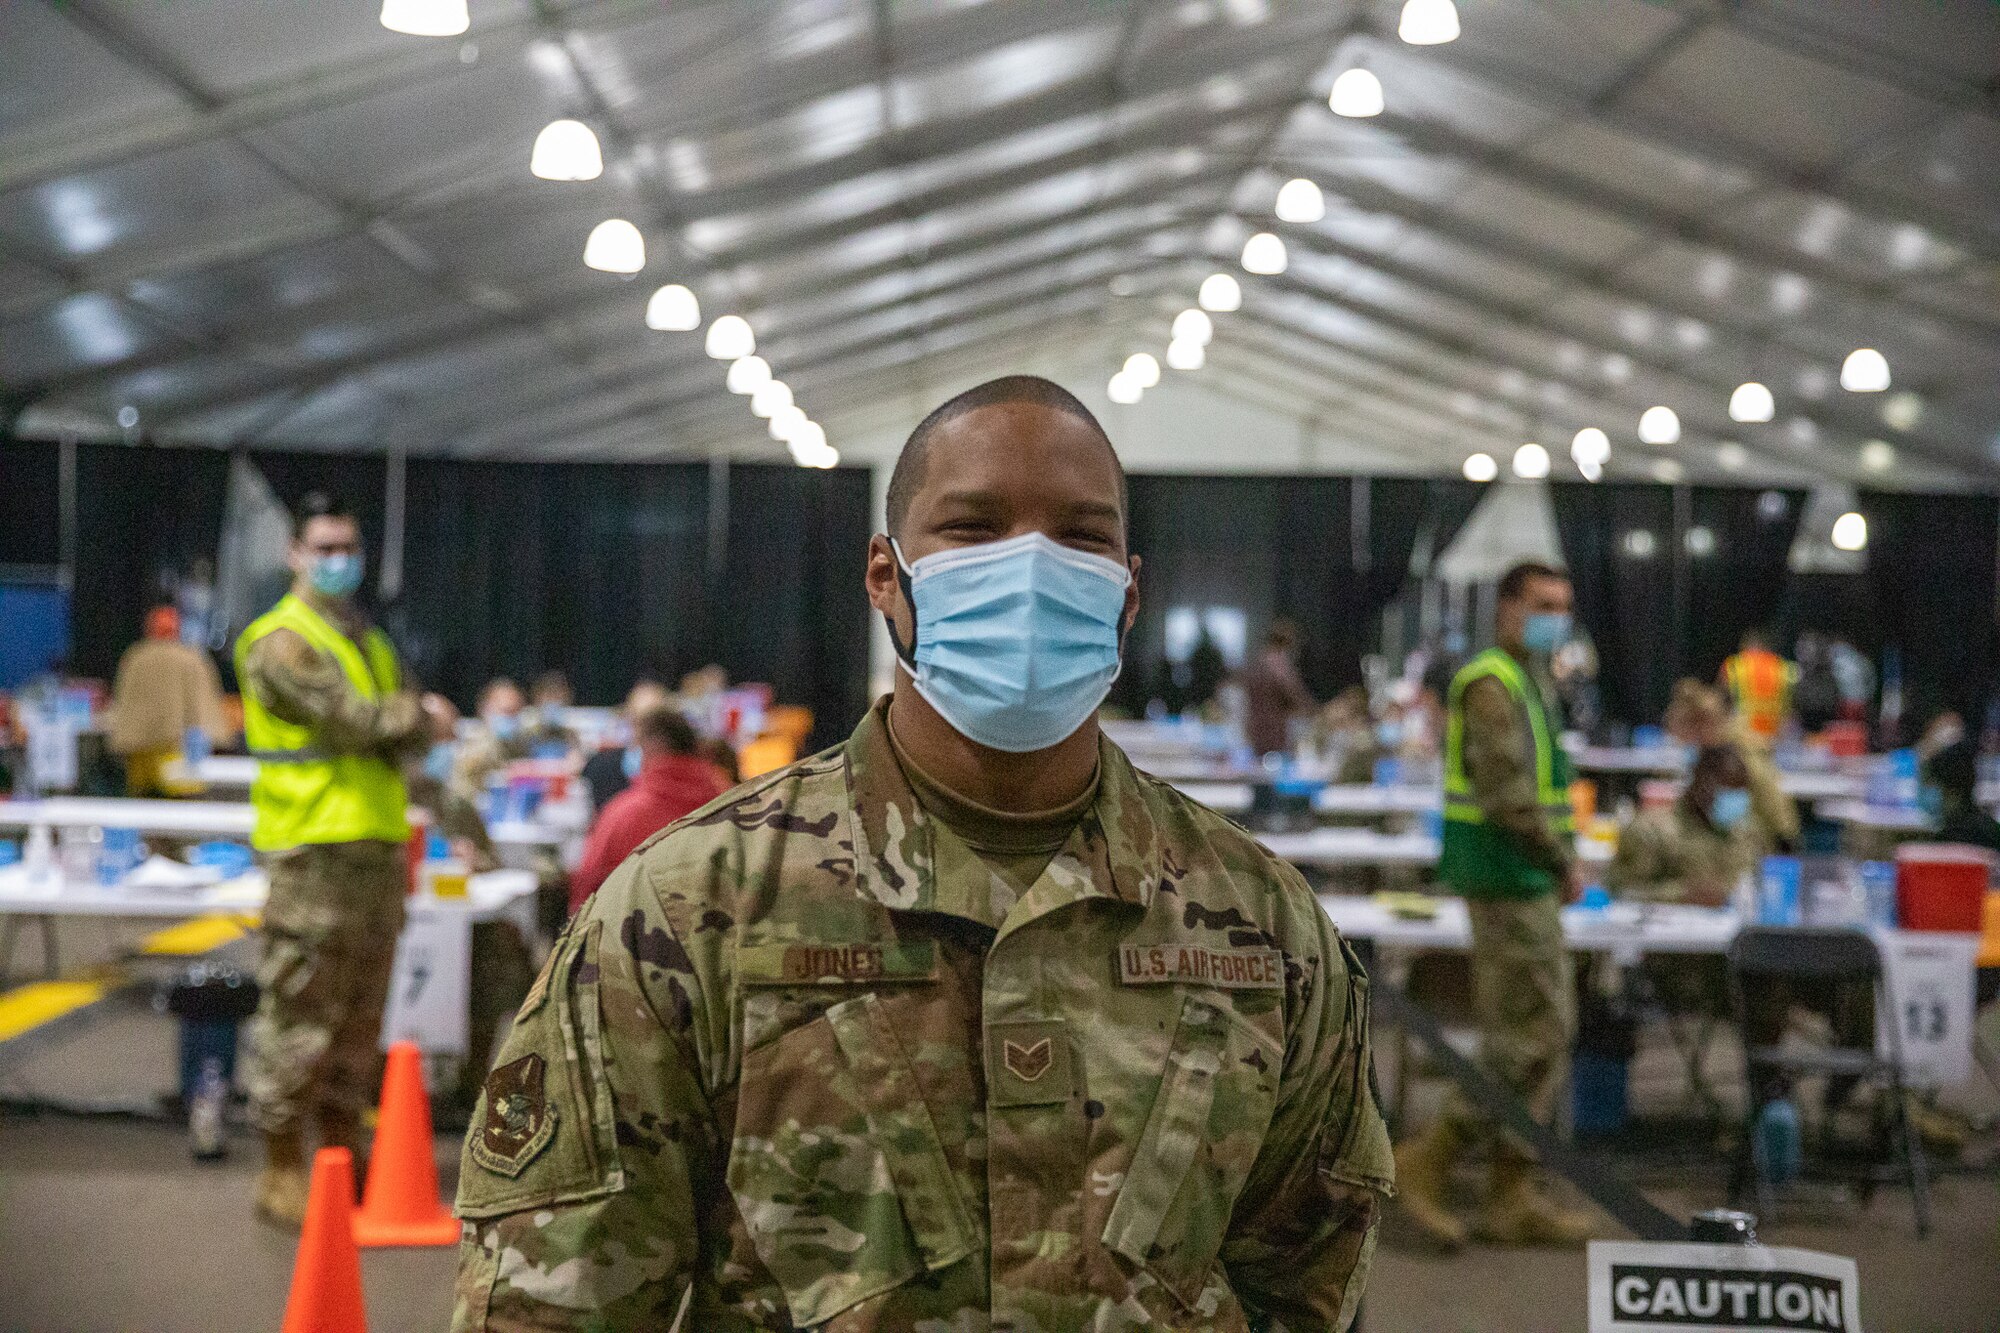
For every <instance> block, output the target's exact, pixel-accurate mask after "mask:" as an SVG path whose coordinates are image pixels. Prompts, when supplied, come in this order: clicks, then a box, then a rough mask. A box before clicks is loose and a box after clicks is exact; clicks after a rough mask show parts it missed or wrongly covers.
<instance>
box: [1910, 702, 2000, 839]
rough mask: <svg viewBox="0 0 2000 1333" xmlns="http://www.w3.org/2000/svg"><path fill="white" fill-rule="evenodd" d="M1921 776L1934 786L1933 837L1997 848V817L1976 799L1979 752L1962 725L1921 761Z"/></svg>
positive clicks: (1999, 822)
mask: <svg viewBox="0 0 2000 1333" xmlns="http://www.w3.org/2000/svg"><path fill="white" fill-rule="evenodd" d="M1924 780H1925V781H1926V782H1928V783H1929V784H1930V785H1931V786H1932V787H1934V788H1936V789H1937V794H1938V832H1937V841H1939V842H1963V843H1970V844H1971V845H1972V846H1974V847H1984V848H1986V849H1988V850H1989V851H1994V852H2000V821H1996V820H1995V819H1994V818H1993V816H1992V815H1990V814H1988V813H1987V811H1986V808H1985V807H1984V806H1982V805H1980V803H1979V756H1978V755H1977V754H1975V753H1974V752H1973V748H1972V742H1970V741H1968V740H1967V739H1965V735H1964V732H1963V730H1962V729H1961V731H1960V733H1959V736H1958V738H1957V739H1955V740H1952V741H1950V743H1948V744H1941V745H1940V746H1939V747H1938V748H1937V752H1936V753H1935V754H1933V755H1931V756H1930V758H1929V759H1928V760H1927V761H1926V762H1925V764H1924Z"/></svg>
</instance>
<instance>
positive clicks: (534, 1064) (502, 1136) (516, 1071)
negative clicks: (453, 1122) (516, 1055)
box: [468, 1054, 556, 1178]
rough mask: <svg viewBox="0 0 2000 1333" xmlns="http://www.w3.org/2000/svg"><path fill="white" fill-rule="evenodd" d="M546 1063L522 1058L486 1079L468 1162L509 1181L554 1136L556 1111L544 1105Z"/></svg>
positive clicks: (535, 1057) (531, 1056)
mask: <svg viewBox="0 0 2000 1333" xmlns="http://www.w3.org/2000/svg"><path fill="white" fill-rule="evenodd" d="M547 1076H548V1065H547V1062H546V1061H544V1060H543V1059H542V1057H541V1056H540V1055H536V1054H529V1055H524V1056H522V1057H521V1058H520V1059H518V1060H515V1061H512V1062H510V1063H508V1064H504V1065H501V1066H500V1067H499V1068H498V1069H495V1070H494V1071H493V1072H492V1073H490V1074H488V1075H487V1076H486V1101H485V1107H486V1114H485V1115H484V1116H483V1117H481V1119H480V1122H479V1127H478V1129H477V1130H475V1131H474V1132H473V1135H472V1140H471V1143H470V1144H469V1145H468V1146H469V1148H470V1151H471V1153H472V1160H473V1161H475V1162H477V1163H479V1164H480V1165H481V1166H483V1167H485V1168H486V1169H487V1170H488V1171H492V1172H495V1173H496V1174H499V1175H503V1176H508V1177H510V1178H511V1177H513V1176H518V1175H520V1174H521V1169H522V1168H523V1167H525V1166H527V1164H528V1163H529V1162H532V1161H534V1160H535V1156H536V1154H538V1153H540V1152H541V1151H542V1149H544V1148H546V1147H548V1146H549V1140H550V1139H552V1138H554V1137H555V1132H556V1108H555V1104H554V1103H552V1102H551V1101H549V1097H548V1088H547Z"/></svg>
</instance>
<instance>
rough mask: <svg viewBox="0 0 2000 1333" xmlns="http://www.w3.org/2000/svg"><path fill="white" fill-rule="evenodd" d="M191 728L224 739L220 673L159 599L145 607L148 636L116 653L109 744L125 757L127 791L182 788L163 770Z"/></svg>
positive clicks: (130, 793) (163, 793)
mask: <svg viewBox="0 0 2000 1333" xmlns="http://www.w3.org/2000/svg"><path fill="white" fill-rule="evenodd" d="M190 731H200V732H202V733H203V734H204V735H206V736H207V737H208V739H209V740H210V741H211V742H218V741H221V740H222V739H223V721H222V680H221V677H220V676H219V675H218V674H217V672H216V669H215V662H214V661H213V659H211V658H210V657H209V655H208V654H207V653H206V652H204V651H202V650H201V649H200V648H197V647H195V646H194V645H192V644H189V643H186V642H184V641H183V640H182V638H181V624H180V614H179V613H178V612H177V611H175V610H174V608H173V607H171V606H156V607H154V608H153V609H152V610H151V611H148V612H147V613H146V637H145V638H143V639H141V640H139V642H137V643H135V644H133V645H132V646H131V647H130V648H127V649H126V650H125V655H124V656H123V657H121V658H119V659H118V675H117V677H116V680H115V683H114V684H113V685H112V687H111V749H112V751H113V753H115V754H118V755H120V756H122V757H123V758H124V760H125V794H126V795H127V796H168V795H177V794H180V792H178V791H175V790H172V789H170V787H169V785H168V784H167V782H166V781H165V778H164V776H163V773H162V770H163V769H164V768H165V767H166V765H167V763H168V762H169V761H171V760H173V759H177V758H179V757H180V756H181V754H182V753H183V750H184V748H185V746H186V744H187V734H188V732H190Z"/></svg>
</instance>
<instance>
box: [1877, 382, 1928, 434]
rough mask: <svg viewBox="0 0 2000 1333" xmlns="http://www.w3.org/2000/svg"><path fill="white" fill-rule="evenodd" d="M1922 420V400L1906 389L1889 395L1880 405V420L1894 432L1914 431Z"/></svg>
mask: <svg viewBox="0 0 2000 1333" xmlns="http://www.w3.org/2000/svg"><path fill="white" fill-rule="evenodd" d="M1923 419H1924V400H1923V399H1922V398H1920V397H1918V396H1917V395H1916V394H1913V393H1911V392H1910V391H1909V390H1908V389H1905V390H1903V391H1902V392H1901V393H1892V394H1890V395H1889V401H1887V402H1885V403H1883V404H1882V420H1883V421H1884V422H1885V423H1887V424H1888V425H1889V426H1890V427H1892V428H1893V429H1895V430H1915V429H1916V428H1917V423H1918V422H1919V421H1922V420H1923Z"/></svg>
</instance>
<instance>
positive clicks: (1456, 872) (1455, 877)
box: [1438, 648, 1576, 898]
mask: <svg viewBox="0 0 2000 1333" xmlns="http://www.w3.org/2000/svg"><path fill="white" fill-rule="evenodd" d="M1487 676H1492V677H1495V678H1496V679H1498V680H1499V682H1500V683H1501V684H1502V685H1503V686H1505V687H1506V689H1507V693H1508V695H1510V696H1511V697H1512V698H1513V700H1514V704H1515V706H1516V707H1517V708H1519V709H1520V710H1521V711H1522V712H1523V713H1525V714H1526V715H1527V718H1528V729H1529V732H1530V733H1531V734H1532V736H1533V738H1534V744H1535V790H1536V799H1537V800H1538V802H1539V803H1540V805H1541V808H1542V816H1543V818H1544V819H1546V820H1547V821H1548V823H1549V828H1550V830H1551V831H1552V832H1554V833H1555V834H1556V835H1557V836H1558V837H1563V838H1567V837H1570V836H1571V835H1573V834H1574V833H1575V831H1576V825H1575V821H1574V819H1573V817H1572V816H1571V813H1570V803H1569V784H1570V762H1569V755H1568V754H1566V753H1564V751H1563V748H1562V746H1561V744H1560V743H1559V741H1558V738H1557V736H1556V734H1555V728H1554V727H1552V726H1550V725H1549V717H1548V713H1547V710H1546V709H1545V708H1544V706H1543V703H1542V692H1541V689H1540V688H1539V687H1538V686H1537V685H1536V684H1535V682H1534V681H1533V680H1532V679H1531V678H1530V677H1529V675H1528V673H1527V672H1525V671H1523V670H1522V669H1521V664H1520V663H1519V662H1516V661H1515V660H1514V659H1513V658H1512V657H1511V656H1510V655H1508V653H1507V652H1506V651H1505V650H1504V649H1500V648H1488V649H1487V650H1486V651H1485V652H1483V653H1481V654H1479V656H1477V657H1475V658H1473V659H1472V660H1471V661H1470V662H1467V663H1466V664H1465V666H1464V667H1462V668H1461V669H1460V670H1459V673H1458V675H1457V676H1455V677H1453V678H1452V682H1451V695H1450V700H1449V705H1448V709H1447V712H1446V715H1445V743H1444V844H1443V847H1442V848H1441V849H1440V855H1439V857H1438V879H1439V880H1440V881H1441V882H1442V883H1444V884H1446V885H1447V886H1449V887H1450V888H1452V889H1453V890H1455V891H1456V892H1458V893H1462V894H1465V895H1466V896H1468V897H1510V898H1511V897H1534V896H1537V895H1540V894H1543V893H1547V892H1549V891H1550V890H1552V889H1553V888H1555V887H1556V885H1555V881H1554V880H1553V878H1551V877H1550V875H1549V873H1548V872H1547V871H1546V870H1543V869H1542V868H1541V867H1539V866H1537V865H1535V864H1534V863H1533V862H1531V861H1529V860H1528V858H1527V857H1525V856H1523V855H1522V854H1521V853H1520V852H1519V851H1517V850H1516V849H1515V846H1514V844H1513V842H1512V841H1511V840H1510V839H1508V838H1507V836H1506V835H1505V834H1503V833H1502V832H1501V831H1500V830H1499V829H1497V828H1494V827H1493V826H1492V825H1490V824H1488V823H1487V821H1486V812H1485V811H1484V810H1482V809H1480V808H1479V804H1478V802H1476V801H1475V800H1473V795H1472V783H1471V780H1470V779H1468V778H1467V777H1466V775H1465V691H1466V689H1467V687H1468V686H1470V685H1471V684H1472V683H1473V682H1474V681H1476V680H1480V679H1483V678H1484V677H1487Z"/></svg>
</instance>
